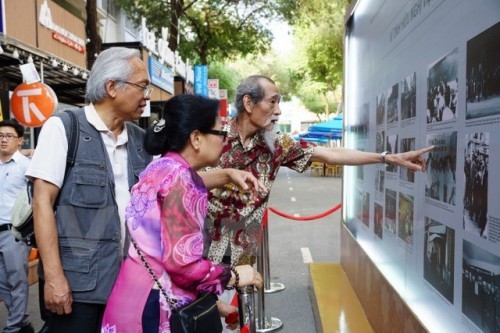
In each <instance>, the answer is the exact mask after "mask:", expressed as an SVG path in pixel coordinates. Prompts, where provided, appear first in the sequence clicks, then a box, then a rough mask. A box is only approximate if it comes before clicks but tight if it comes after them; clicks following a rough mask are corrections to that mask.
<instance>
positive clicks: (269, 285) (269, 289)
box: [259, 209, 285, 294]
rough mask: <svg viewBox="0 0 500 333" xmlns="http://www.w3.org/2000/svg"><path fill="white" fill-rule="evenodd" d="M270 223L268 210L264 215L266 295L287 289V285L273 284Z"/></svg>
mask: <svg viewBox="0 0 500 333" xmlns="http://www.w3.org/2000/svg"><path fill="white" fill-rule="evenodd" d="M268 222H269V210H268V209H266V211H265V213H264V218H263V223H262V225H263V226H264V231H263V235H262V244H261V246H262V260H263V261H262V270H259V272H262V274H263V276H262V277H263V279H264V292H265V293H266V294H272V293H275V292H278V291H282V290H284V289H285V285H284V284H283V283H281V282H271V265H270V264H269V262H270V261H269V232H268V228H267V225H268Z"/></svg>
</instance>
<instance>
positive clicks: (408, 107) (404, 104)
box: [400, 72, 417, 120]
mask: <svg viewBox="0 0 500 333" xmlns="http://www.w3.org/2000/svg"><path fill="white" fill-rule="evenodd" d="M400 85H401V88H400V90H401V120H405V119H410V118H415V116H416V115H417V73H415V72H414V73H413V74H411V75H408V76H407V77H406V78H405V79H404V80H402V81H401V84H400Z"/></svg>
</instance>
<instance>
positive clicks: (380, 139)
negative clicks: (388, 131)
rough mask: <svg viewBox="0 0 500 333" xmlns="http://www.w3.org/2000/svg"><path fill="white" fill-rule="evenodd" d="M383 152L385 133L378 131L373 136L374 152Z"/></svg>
mask: <svg viewBox="0 0 500 333" xmlns="http://www.w3.org/2000/svg"><path fill="white" fill-rule="evenodd" d="M384 150H385V131H378V132H377V133H376V134H375V152H376V153H381V152H383V151H384Z"/></svg>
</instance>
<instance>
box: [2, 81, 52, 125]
mask: <svg viewBox="0 0 500 333" xmlns="http://www.w3.org/2000/svg"><path fill="white" fill-rule="evenodd" d="M10 108H11V110H12V114H13V115H14V118H16V119H17V121H19V122H20V123H21V124H23V125H24V126H28V127H39V126H42V125H43V123H44V122H45V121H46V120H47V119H48V118H49V117H50V116H51V115H52V114H54V112H55V111H56V109H57V96H56V94H55V93H54V90H52V88H51V87H49V86H48V85H46V84H44V83H41V82H34V83H21V84H20V85H18V86H17V87H16V89H15V90H14V92H13V93H12V97H11V99H10Z"/></svg>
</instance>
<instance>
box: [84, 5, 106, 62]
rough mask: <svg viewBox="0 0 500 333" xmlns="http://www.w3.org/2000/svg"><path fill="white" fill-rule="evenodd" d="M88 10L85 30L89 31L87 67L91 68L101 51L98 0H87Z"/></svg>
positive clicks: (86, 8)
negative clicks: (98, 27)
mask: <svg viewBox="0 0 500 333" xmlns="http://www.w3.org/2000/svg"><path fill="white" fill-rule="evenodd" d="M85 10H86V11H87V21H86V22H85V30H86V32H87V37H88V42H87V45H86V51H87V68H88V69H91V68H92V65H93V64H94V61H95V54H97V53H99V52H101V44H102V39H101V36H100V35H99V31H98V30H97V4H96V0H87V4H86V5H85Z"/></svg>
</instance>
